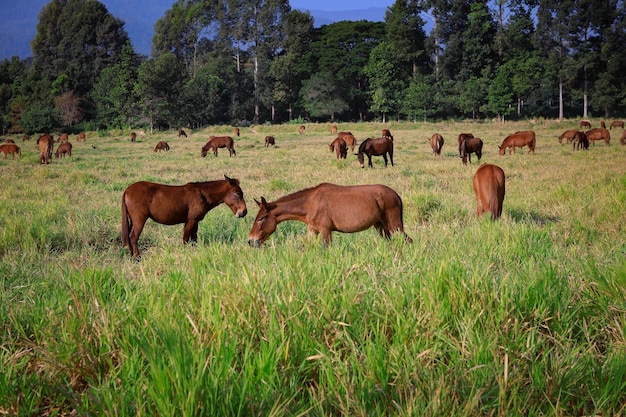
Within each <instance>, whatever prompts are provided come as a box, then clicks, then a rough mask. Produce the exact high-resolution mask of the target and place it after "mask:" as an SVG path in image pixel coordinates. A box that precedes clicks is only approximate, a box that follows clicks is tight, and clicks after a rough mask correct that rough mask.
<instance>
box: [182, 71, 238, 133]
mask: <svg viewBox="0 0 626 417" xmlns="http://www.w3.org/2000/svg"><path fill="white" fill-rule="evenodd" d="M225 92H226V89H225V83H224V81H223V80H222V79H221V78H219V77H217V76H215V75H213V74H212V73H211V71H210V70H209V69H208V68H200V69H198V71H197V72H196V75H195V77H193V78H191V79H189V81H187V83H186V84H185V85H184V87H183V90H182V97H181V102H182V103H183V106H184V107H183V109H184V111H183V112H182V114H183V118H182V119H181V126H190V127H192V128H196V127H200V126H206V125H208V124H217V123H220V122H226V121H227V120H228V119H227V111H226V110H225V109H226V106H225V104H227V103H228V97H227V95H226V94H225Z"/></svg>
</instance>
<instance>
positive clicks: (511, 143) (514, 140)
mask: <svg viewBox="0 0 626 417" xmlns="http://www.w3.org/2000/svg"><path fill="white" fill-rule="evenodd" d="M536 143H537V141H536V139H535V132H533V131H532V130H523V131H520V132H515V133H513V134H512V135H509V136H507V137H506V138H505V139H504V140H503V141H502V145H500V146H498V148H500V151H499V152H498V153H499V154H500V155H504V153H505V152H506V148H511V149H510V150H509V154H512V153H515V148H516V147H518V148H523V147H524V146H528V152H532V153H533V154H534V153H535V145H536Z"/></svg>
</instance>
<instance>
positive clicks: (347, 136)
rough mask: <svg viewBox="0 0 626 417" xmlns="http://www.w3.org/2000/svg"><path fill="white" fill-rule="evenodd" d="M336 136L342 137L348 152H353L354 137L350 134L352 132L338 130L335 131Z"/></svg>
mask: <svg viewBox="0 0 626 417" xmlns="http://www.w3.org/2000/svg"><path fill="white" fill-rule="evenodd" d="M337 137H338V138H341V139H343V141H344V142H346V146H349V147H350V152H354V147H355V146H356V138H355V137H354V135H353V134H352V132H339V133H337Z"/></svg>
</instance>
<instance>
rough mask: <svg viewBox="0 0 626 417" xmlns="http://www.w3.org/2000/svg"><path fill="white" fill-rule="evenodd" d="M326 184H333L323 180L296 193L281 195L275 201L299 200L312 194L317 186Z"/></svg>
mask: <svg viewBox="0 0 626 417" xmlns="http://www.w3.org/2000/svg"><path fill="white" fill-rule="evenodd" d="M325 185H332V184H330V183H328V182H323V183H321V184H317V185H316V186H313V187H309V188H305V189H303V190H299V191H296V192H294V193H291V194H287V195H284V196H282V197H280V198H279V199H278V200H276V201H274V203H284V202H286V201H293V200H298V199H300V198H303V197H308V194H310V193H311V191H313V190H315V189H317V188H319V187H321V186H325Z"/></svg>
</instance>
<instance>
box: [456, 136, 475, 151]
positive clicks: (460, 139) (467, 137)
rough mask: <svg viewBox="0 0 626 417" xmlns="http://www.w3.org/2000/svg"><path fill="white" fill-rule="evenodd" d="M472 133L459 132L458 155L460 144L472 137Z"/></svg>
mask: <svg viewBox="0 0 626 417" xmlns="http://www.w3.org/2000/svg"><path fill="white" fill-rule="evenodd" d="M473 137H474V135H473V134H471V133H459V139H458V140H459V155H461V144H462V143H463V141H464V140H465V139H469V138H473Z"/></svg>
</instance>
